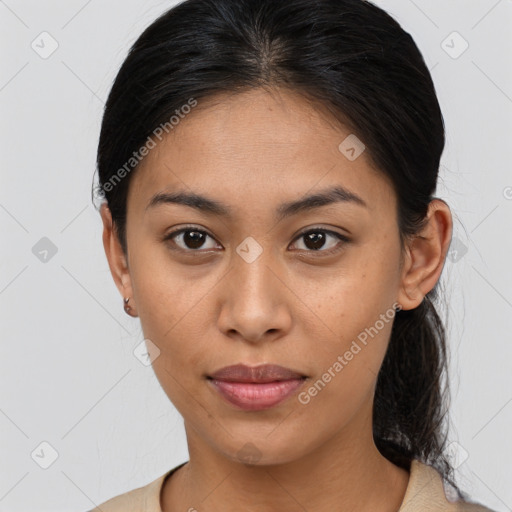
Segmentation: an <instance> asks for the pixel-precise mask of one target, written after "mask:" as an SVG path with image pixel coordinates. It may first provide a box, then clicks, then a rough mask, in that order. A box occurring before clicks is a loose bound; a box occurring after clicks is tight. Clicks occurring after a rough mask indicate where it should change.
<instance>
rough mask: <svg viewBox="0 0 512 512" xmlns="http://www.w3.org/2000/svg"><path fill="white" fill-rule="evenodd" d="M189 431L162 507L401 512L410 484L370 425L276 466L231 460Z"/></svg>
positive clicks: (217, 511)
mask: <svg viewBox="0 0 512 512" xmlns="http://www.w3.org/2000/svg"><path fill="white" fill-rule="evenodd" d="M370 427H371V422H370ZM186 430H187V441H188V445H189V454H190V460H189V462H188V463H187V464H185V466H183V467H182V468H180V469H179V470H177V471H176V472H175V473H174V474H173V475H172V477H171V478H169V479H168V480H167V482H166V484H165V485H164V488H163V490H162V510H163V512H173V511H176V510H187V511H188V510H190V511H194V510H207V511H208V512H235V511H237V512H238V511H239V510H246V511H249V512H251V511H255V510H258V511H265V512H282V510H297V511H301V512H303V511H304V510H315V511H317V512H324V511H325V512H327V511H329V512H331V511H332V510H343V511H344V512H351V511H354V512H355V511H357V512H370V511H372V512H374V511H375V510H379V511H380V512H396V511H397V510H398V509H399V508H400V505H401V504H402V501H403V497H404V495H405V491H406V488H407V485H408V481H409V472H408V471H406V470H404V469H402V468H400V467H398V466H396V465H394V464H393V463H391V462H390V461H389V460H388V459H386V458H385V457H384V456H382V455H381V453H380V452H379V451H378V449H377V447H376V446H375V444H374V442H373V437H372V435H371V428H370V429H368V430H369V435H367V436H362V435H361V431H359V432H358V433H357V435H352V436H348V435H347V433H346V432H344V431H340V432H338V433H336V434H335V435H334V436H333V437H332V438H331V439H330V440H329V441H328V442H326V443H324V444H323V445H322V446H320V447H314V449H312V450H311V451H309V452H306V453H305V454H304V455H302V456H301V457H299V458H294V459H293V460H291V461H288V462H286V461H284V462H280V463H273V464H270V463H266V464H260V463H258V462H256V463H253V464H244V463H242V462H240V461H239V460H237V459H236V457H235V460H233V459H230V458H228V457H226V456H224V455H223V454H221V453H219V452H218V451H215V450H213V449H212V448H211V446H210V445H208V444H207V443H205V442H204V440H203V439H202V438H201V437H200V436H199V435H198V434H197V432H195V431H194V430H193V429H190V428H188V427H187V426H186ZM298 439H300V438H298Z"/></svg>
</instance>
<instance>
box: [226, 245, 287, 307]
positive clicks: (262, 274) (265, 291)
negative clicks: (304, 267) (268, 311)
mask: <svg viewBox="0 0 512 512" xmlns="http://www.w3.org/2000/svg"><path fill="white" fill-rule="evenodd" d="M274 256H275V255H274V251H273V250H272V248H271V247H270V246H269V245H263V242H262V243H259V242H258V241H257V240H256V239H255V238H253V237H247V238H245V239H244V240H243V241H242V242H241V243H240V244H239V245H238V247H237V248H236V255H234V257H233V266H234V268H233V273H234V280H235V284H236V285H235V288H239V289H240V290H241V291H242V292H243V294H244V295H246V294H247V295H249V296H246V297H245V298H246V299H248V298H250V299H251V302H252V301H253V300H255V301H257V300H258V299H263V300H265V302H266V303H267V304H269V299H271V297H272V296H274V297H275V293H273V292H274V291H275V290H274V288H275V284H276V283H275V281H276V277H275V275H274V272H275V270H274V271H272V269H275V268H276V266H277V265H276V264H277V262H276V261H274ZM278 282H279V281H278ZM281 286H282V285H281Z"/></svg>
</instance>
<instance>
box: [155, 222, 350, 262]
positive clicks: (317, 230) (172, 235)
mask: <svg viewBox="0 0 512 512" xmlns="http://www.w3.org/2000/svg"><path fill="white" fill-rule="evenodd" d="M190 231H194V232H196V233H201V234H203V235H207V236H209V237H210V238H212V239H213V240H215V238H214V237H213V236H211V235H210V234H209V233H208V232H206V231H204V230H202V229H198V228H196V227H195V226H186V227H183V228H180V229H177V230H175V231H172V232H171V233H169V234H167V235H166V236H165V237H164V239H163V240H164V241H172V239H173V238H175V237H176V236H178V235H180V234H181V233H186V232H190ZM311 233H323V234H327V235H332V236H334V237H336V238H338V239H339V240H340V242H342V243H341V244H337V245H336V246H335V247H333V248H331V249H328V250H321V249H318V250H316V251H315V250H312V249H309V250H308V249H299V252H303V253H304V252H305V253H320V254H323V255H331V254H336V253H337V252H338V251H340V250H341V249H342V248H343V246H344V245H345V244H347V243H349V242H350V239H349V238H347V237H346V236H344V235H342V234H340V233H337V232H336V231H332V230H330V229H325V228H315V227H313V228H309V229H307V230H306V231H303V232H301V233H299V234H298V235H297V236H296V237H295V239H294V240H293V242H292V243H294V242H295V241H297V240H299V239H300V238H301V237H303V236H305V235H308V234H311ZM173 243H174V244H175V242H174V241H173ZM172 250H177V251H181V252H185V253H191V254H192V253H201V252H207V251H204V250H201V249H183V248H181V247H178V248H176V247H172Z"/></svg>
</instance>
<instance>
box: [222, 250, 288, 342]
mask: <svg viewBox="0 0 512 512" xmlns="http://www.w3.org/2000/svg"><path fill="white" fill-rule="evenodd" d="M270 252H271V251H263V253H262V254H261V255H260V256H259V257H258V258H257V259H256V260H255V261H252V262H248V261H246V260H244V259H243V258H242V257H239V256H238V255H236V256H235V257H234V258H233V266H232V268H231V271H230V272H229V273H228V275H227V276H226V279H225V280H224V282H223V285H222V291H221V301H222V303H221V307H220V314H219V318H218V326H219V329H220V330H221V331H222V333H223V334H224V335H225V336H227V337H230V338H232V339H234V340H236V339H238V340H241V341H245V342H249V343H262V342H264V341H270V340H275V339H277V338H280V337H282V336H285V335H286V333H287V332H289V330H290V328H291V324H292V317H291V312H290V309H289V303H290V300H292V299H291V298H292V297H293V293H292V292H291V291H290V289H289V288H288V285H287V283H286V282H285V279H283V276H282V275H280V274H284V273H283V272H282V271H281V272H280V271H279V266H278V265H277V264H276V263H275V262H274V263H273V262H272V261H271V255H270ZM267 255H268V256H267Z"/></svg>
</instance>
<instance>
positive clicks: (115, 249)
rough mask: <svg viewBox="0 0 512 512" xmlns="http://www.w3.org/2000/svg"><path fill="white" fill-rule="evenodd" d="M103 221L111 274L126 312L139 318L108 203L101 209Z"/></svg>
mask: <svg viewBox="0 0 512 512" xmlns="http://www.w3.org/2000/svg"><path fill="white" fill-rule="evenodd" d="M100 214H101V219H102V222H103V247H104V249H105V254H106V256H107V261H108V265H109V268H110V273H111V274H112V277H113V279H114V283H115V284H116V286H117V289H118V290H119V292H120V293H121V296H122V297H123V301H124V305H125V308H124V309H125V311H126V312H127V313H128V314H130V316H137V315H136V312H135V300H134V298H133V291H132V286H131V277H130V271H129V268H128V263H127V260H126V255H125V254H124V251H123V249H122V247H121V244H120V242H119V239H118V237H117V234H116V232H115V229H114V225H113V222H112V214H111V212H110V209H109V208H108V205H107V203H103V204H102V205H101V208H100ZM127 298H129V303H130V304H129V310H127V307H126V306H127V301H126V299H127Z"/></svg>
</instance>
